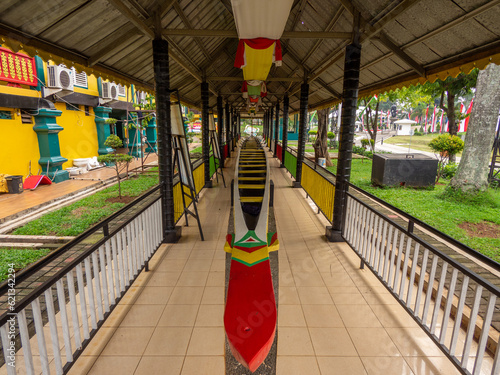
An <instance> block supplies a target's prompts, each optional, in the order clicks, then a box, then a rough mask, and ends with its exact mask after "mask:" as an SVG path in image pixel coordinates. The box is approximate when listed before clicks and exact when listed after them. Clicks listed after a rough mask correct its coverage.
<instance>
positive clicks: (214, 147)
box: [209, 114, 226, 187]
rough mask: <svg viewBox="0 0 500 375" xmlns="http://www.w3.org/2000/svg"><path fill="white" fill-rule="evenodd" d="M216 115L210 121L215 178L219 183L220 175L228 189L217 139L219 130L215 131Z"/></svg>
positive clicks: (211, 116)
mask: <svg viewBox="0 0 500 375" xmlns="http://www.w3.org/2000/svg"><path fill="white" fill-rule="evenodd" d="M213 116H214V115H213V114H211V115H210V120H209V134H210V145H211V147H212V151H213V153H214V163H215V178H216V180H217V183H219V175H220V176H221V177H222V182H223V183H224V187H226V180H225V179H224V173H223V172H222V167H221V162H220V161H221V156H220V148H219V139H218V138H217V130H216V129H215V121H214V117H213Z"/></svg>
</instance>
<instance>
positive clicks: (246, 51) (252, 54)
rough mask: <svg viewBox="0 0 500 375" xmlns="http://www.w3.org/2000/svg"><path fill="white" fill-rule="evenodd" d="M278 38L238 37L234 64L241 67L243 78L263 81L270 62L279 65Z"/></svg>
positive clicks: (279, 45)
mask: <svg viewBox="0 0 500 375" xmlns="http://www.w3.org/2000/svg"><path fill="white" fill-rule="evenodd" d="M281 61H282V55H281V43H280V41H279V39H276V40H275V39H267V38H255V39H240V42H239V44H238V50H237V51H236V59H235V62H234V66H235V67H236V68H241V69H243V79H245V80H260V81H264V80H265V79H266V78H267V75H268V74H269V70H270V69H271V65H272V63H275V64H276V66H281Z"/></svg>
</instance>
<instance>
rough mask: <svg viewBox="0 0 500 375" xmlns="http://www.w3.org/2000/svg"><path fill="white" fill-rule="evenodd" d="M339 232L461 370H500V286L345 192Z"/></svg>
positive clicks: (474, 372)
mask: <svg viewBox="0 0 500 375" xmlns="http://www.w3.org/2000/svg"><path fill="white" fill-rule="evenodd" d="M343 236H344V239H345V240H346V242H347V243H348V244H349V245H350V246H351V247H352V248H353V249H354V251H355V252H356V253H357V255H358V256H359V257H360V258H361V264H362V267H364V265H366V266H367V267H369V268H370V270H371V271H372V272H373V273H374V274H375V275H376V276H377V277H378V278H379V280H380V281H381V282H382V283H383V284H384V286H385V287H386V288H387V289H388V290H389V291H390V292H391V293H392V295H393V296H394V297H395V298H396V299H397V300H398V302H399V303H400V304H401V305H402V306H403V307H404V308H405V309H406V310H407V312H408V313H409V314H410V315H411V316H412V317H413V319H414V320H415V321H416V322H417V323H418V324H419V325H420V326H421V327H422V329H423V330H424V331H425V332H426V333H427V334H428V335H429V337H430V338H431V339H432V340H433V341H434V342H435V343H436V344H437V345H438V346H439V347H440V348H441V350H442V351H443V352H444V353H445V355H446V356H447V357H448V358H449V359H450V360H451V361H452V362H453V364H454V365H455V366H456V367H457V368H458V369H459V370H460V371H461V372H462V373H464V374H474V375H476V374H499V373H500V358H499V352H500V345H498V340H499V333H498V331H497V330H496V329H495V328H494V327H493V326H492V321H493V317H494V315H498V314H499V311H500V305H499V302H498V300H499V299H498V297H499V296H500V289H499V288H497V287H496V286H494V285H492V284H491V283H489V282H488V281H487V280H485V279H483V278H481V277H480V276H478V275H476V274H475V273H474V272H472V271H470V270H469V269H467V268H466V267H464V266H463V265H462V264H460V263H459V262H457V261H455V260H453V259H452V258H450V257H449V256H447V255H445V254H443V253H442V252H440V251H439V250H437V249H436V248H434V247H433V246H432V245H430V244H428V243H426V242H425V241H423V240H422V239H420V238H418V237H416V236H415V235H413V234H412V233H411V232H409V231H408V230H407V229H406V228H403V227H401V226H400V225H398V224H397V223H395V222H394V221H392V220H391V219H390V218H387V217H386V216H384V215H383V214H381V213H379V212H377V211H376V210H375V209H373V208H372V207H370V206H369V205H367V204H366V203H364V202H362V201H361V200H359V199H357V198H356V197H355V196H353V195H351V194H349V193H347V203H346V215H345V225H344V230H343Z"/></svg>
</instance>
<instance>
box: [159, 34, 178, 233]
mask: <svg viewBox="0 0 500 375" xmlns="http://www.w3.org/2000/svg"><path fill="white" fill-rule="evenodd" d="M153 68H154V76H155V86H156V93H155V94H156V95H155V96H156V124H157V132H158V169H159V177H160V193H161V208H162V215H161V221H162V231H163V242H165V243H173V242H177V240H178V239H179V238H180V236H181V230H182V227H180V226H179V227H176V226H175V219H174V186H173V179H174V171H173V165H172V124H171V119H170V71H169V63H168V42H167V41H166V40H162V39H155V40H153Z"/></svg>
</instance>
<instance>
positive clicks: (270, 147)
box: [269, 107, 274, 150]
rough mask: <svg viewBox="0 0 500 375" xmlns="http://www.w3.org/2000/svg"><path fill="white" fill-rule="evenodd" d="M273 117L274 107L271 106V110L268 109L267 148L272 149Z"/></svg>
mask: <svg viewBox="0 0 500 375" xmlns="http://www.w3.org/2000/svg"><path fill="white" fill-rule="evenodd" d="M273 117H274V107H271V110H270V111H269V149H271V150H272V147H273V139H274V136H273V130H274V129H273Z"/></svg>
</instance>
